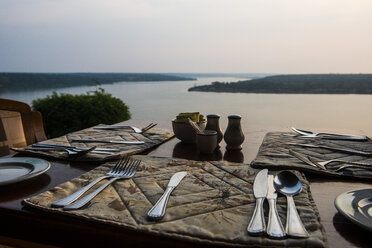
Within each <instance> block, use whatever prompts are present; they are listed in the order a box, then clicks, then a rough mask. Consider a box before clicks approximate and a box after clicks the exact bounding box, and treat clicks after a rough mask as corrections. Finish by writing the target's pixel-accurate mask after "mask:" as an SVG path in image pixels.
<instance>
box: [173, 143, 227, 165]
mask: <svg viewBox="0 0 372 248" xmlns="http://www.w3.org/2000/svg"><path fill="white" fill-rule="evenodd" d="M172 156H173V157H174V158H183V159H190V160H197V161H219V160H221V159H222V152H221V150H220V149H216V150H215V151H214V153H212V154H202V153H199V151H198V148H197V146H196V144H185V143H182V142H178V143H177V144H176V145H175V146H174V148H173V154H172Z"/></svg>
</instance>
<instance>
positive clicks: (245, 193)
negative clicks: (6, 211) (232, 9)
mask: <svg viewBox="0 0 372 248" xmlns="http://www.w3.org/2000/svg"><path fill="white" fill-rule="evenodd" d="M133 157H134V158H138V159H141V160H142V164H141V166H140V168H139V169H138V171H137V173H136V174H135V175H134V177H133V178H132V179H128V180H121V181H117V182H115V183H114V184H113V185H112V186H109V187H108V188H106V189H105V190H104V191H103V192H102V193H101V194H99V195H98V196H97V197H96V198H94V199H93V200H92V201H91V204H90V205H89V206H88V207H87V208H85V209H80V210H74V211H64V210H62V209H59V208H51V207H50V204H51V203H52V202H54V201H56V200H59V199H61V198H63V197H65V196H67V195H69V194H71V193H73V192H74V191H76V190H77V189H79V188H81V187H82V186H83V185H86V184H87V183H88V182H90V181H92V180H93V179H94V178H97V177H99V176H101V175H103V174H105V173H106V172H107V171H108V170H109V169H110V168H111V167H112V166H113V165H114V163H106V164H104V165H102V166H100V167H97V168H96V169H94V170H92V171H90V172H88V173H86V174H84V175H82V176H81V177H79V178H75V179H73V180H71V181H69V182H66V183H64V184H61V185H60V186H57V187H55V188H53V189H51V190H49V191H46V192H44V193H42V194H40V195H38V196H35V197H32V198H30V199H26V200H25V201H24V203H25V204H26V205H28V206H31V207H35V208H38V209H42V210H45V211H48V212H51V213H54V214H62V215H69V216H72V217H75V218H80V219H86V220H90V221H96V222H101V223H106V224H107V225H114V226H117V227H119V228H122V229H123V232H125V230H126V229H132V230H137V231H140V232H145V233H151V234H155V235H159V236H163V237H170V238H175V239H181V240H188V241H192V242H198V243H202V244H209V245H221V244H222V245H227V246H238V247H247V246H261V247H325V246H327V242H326V238H325V233H324V229H323V226H322V225H321V223H320V219H319V213H318V210H317V208H316V206H315V203H314V201H313V199H312V196H311V193H310V187H309V183H308V181H307V180H306V179H305V177H304V176H303V175H302V174H300V173H298V172H296V173H297V175H298V176H299V177H300V178H301V181H302V183H303V190H302V192H301V193H300V194H299V195H296V196H295V197H294V199H295V202H296V205H297V207H298V211H299V214H300V216H301V219H302V221H303V222H304V225H305V227H306V229H307V230H308V231H309V233H310V238H308V239H292V238H288V239H284V240H274V239H269V238H268V237H266V236H265V235H263V236H250V235H249V234H248V233H247V226H248V224H249V221H250V219H251V216H252V214H253V210H254V207H255V198H254V195H253V192H252V185H253V181H254V178H255V176H256V174H257V172H258V170H256V169H252V168H251V167H249V165H246V164H238V163H230V162H222V161H220V162H200V161H190V160H183V159H170V158H157V157H150V156H140V155H135V156H133ZM178 171H187V172H188V175H187V176H186V177H185V178H184V179H183V180H182V181H181V183H180V184H179V186H178V187H177V188H176V189H175V190H174V191H173V193H172V195H171V196H170V199H169V203H168V208H167V211H166V214H165V217H164V218H163V219H162V220H161V221H158V222H154V221H150V220H148V219H147V217H146V216H147V212H148V211H149V210H150V209H151V207H152V206H153V205H154V204H155V203H156V201H157V200H158V199H159V198H160V196H161V195H162V194H163V192H164V190H165V188H166V185H167V183H168V181H169V179H170V177H171V176H172V175H173V173H175V172H178ZM102 183H104V182H102ZM97 187H98V186H97ZM277 207H278V211H279V214H280V217H281V219H282V222H283V223H285V218H286V199H285V197H283V196H279V197H278V204H277ZM265 216H266V222H267V216H268V204H267V202H266V201H265Z"/></svg>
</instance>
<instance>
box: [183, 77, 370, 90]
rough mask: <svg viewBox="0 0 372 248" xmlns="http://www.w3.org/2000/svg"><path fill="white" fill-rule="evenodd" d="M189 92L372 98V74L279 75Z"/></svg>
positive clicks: (220, 84)
mask: <svg viewBox="0 0 372 248" xmlns="http://www.w3.org/2000/svg"><path fill="white" fill-rule="evenodd" d="M189 91H212V92H245V93H308V94H372V74H302V75H277V76H269V77H264V78H259V79H252V80H247V81H240V82H237V83H223V82H213V83H212V84H210V85H201V86H196V87H192V88H190V89H189Z"/></svg>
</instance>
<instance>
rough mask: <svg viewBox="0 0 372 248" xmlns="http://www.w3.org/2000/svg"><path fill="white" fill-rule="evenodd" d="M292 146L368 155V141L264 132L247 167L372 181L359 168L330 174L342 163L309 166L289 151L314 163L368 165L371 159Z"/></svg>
mask: <svg viewBox="0 0 372 248" xmlns="http://www.w3.org/2000/svg"><path fill="white" fill-rule="evenodd" d="M296 144H310V145H314V146H326V147H332V148H340V149H353V150H357V151H363V152H372V141H364V142H358V141H345V140H326V139H318V138H316V139H314V138H301V136H298V135H293V133H283V132H270V133H267V134H266V136H265V138H264V140H263V142H262V144H261V147H260V149H259V151H258V154H257V157H256V158H255V159H254V160H253V161H252V163H251V166H252V167H255V168H271V169H279V170H282V169H295V170H300V171H309V172H313V173H318V174H323V175H330V176H338V177H339V176H342V177H354V178H372V170H365V169H360V168H351V167H350V168H345V169H343V170H341V171H338V172H334V171H333V170H332V169H337V168H340V167H341V166H343V165H345V163H332V164H329V165H327V166H326V168H327V170H323V169H321V168H317V167H314V166H311V165H309V164H307V163H305V162H302V161H301V160H299V159H298V158H297V157H295V156H293V155H291V154H290V152H289V150H290V149H291V150H293V151H295V152H297V153H300V154H301V155H305V156H309V157H311V158H312V159H314V160H315V161H317V162H319V161H327V160H331V159H338V160H342V161H352V162H360V163H365V164H371V167H372V156H360V155H355V154H350V153H345V152H340V151H332V150H329V149H324V148H313V147H301V146H298V145H296Z"/></svg>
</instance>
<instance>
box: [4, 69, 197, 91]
mask: <svg viewBox="0 0 372 248" xmlns="http://www.w3.org/2000/svg"><path fill="white" fill-rule="evenodd" d="M182 80H195V79H192V78H186V77H178V76H172V75H164V74H155V73H0V91H1V90H5V89H6V90H17V89H30V88H58V87H71V86H81V85H95V84H98V83H99V84H108V83H114V82H143V81H182Z"/></svg>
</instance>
